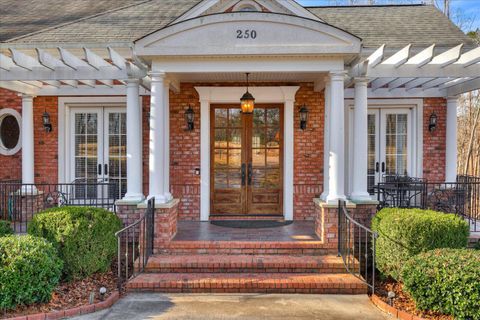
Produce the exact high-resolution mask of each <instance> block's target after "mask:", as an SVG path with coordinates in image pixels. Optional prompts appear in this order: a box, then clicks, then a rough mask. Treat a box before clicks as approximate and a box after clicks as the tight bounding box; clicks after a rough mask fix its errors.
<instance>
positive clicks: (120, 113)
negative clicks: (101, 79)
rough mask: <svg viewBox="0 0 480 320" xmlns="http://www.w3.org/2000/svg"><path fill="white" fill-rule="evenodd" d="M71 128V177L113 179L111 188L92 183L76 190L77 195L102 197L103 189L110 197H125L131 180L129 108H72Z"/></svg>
mask: <svg viewBox="0 0 480 320" xmlns="http://www.w3.org/2000/svg"><path fill="white" fill-rule="evenodd" d="M70 128H71V130H70V132H71V143H70V146H71V150H70V154H71V157H70V176H71V181H72V182H74V181H88V182H89V183H90V182H94V181H99V182H109V188H108V191H105V190H99V189H98V188H96V187H93V186H92V187H90V186H89V187H87V188H86V190H76V192H75V193H76V197H78V198H81V197H82V196H83V197H86V198H91V197H98V196H99V195H98V194H99V193H100V192H102V193H103V192H107V193H108V197H109V198H113V199H120V198H122V197H123V196H124V195H125V192H126V184H127V167H126V165H127V163H126V159H127V156H126V151H127V150H126V149H127V132H126V112H125V110H124V109H122V108H113V107H109V108H107V107H100V108H72V111H71V124H70ZM101 197H102V198H104V197H105V195H102V196H101Z"/></svg>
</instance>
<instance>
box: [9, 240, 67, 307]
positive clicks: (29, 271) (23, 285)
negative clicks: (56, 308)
mask: <svg viewBox="0 0 480 320" xmlns="http://www.w3.org/2000/svg"><path fill="white" fill-rule="evenodd" d="M62 264H63V263H62V260H60V258H59V257H58V255H57V252H56V250H55V248H54V247H53V246H52V244H51V243H49V242H47V241H46V240H45V239H42V238H37V237H33V236H29V235H25V236H6V237H2V238H0V309H14V308H15V307H16V306H17V305H23V304H26V305H28V304H32V303H36V302H48V301H49V300H50V297H51V295H52V291H53V289H54V288H55V286H56V285H57V284H58V281H59V280H60V276H61V274H62Z"/></svg>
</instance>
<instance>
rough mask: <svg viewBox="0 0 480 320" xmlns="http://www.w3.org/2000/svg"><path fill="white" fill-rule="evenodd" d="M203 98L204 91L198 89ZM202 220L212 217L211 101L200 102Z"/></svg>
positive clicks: (202, 100) (203, 100)
mask: <svg viewBox="0 0 480 320" xmlns="http://www.w3.org/2000/svg"><path fill="white" fill-rule="evenodd" d="M197 91H198V92H199V93H200V98H202V91H201V90H200V89H197ZM200 141H201V143H200V168H201V170H200V220H202V221H208V218H209V216H210V101H209V100H205V99H201V100H200Z"/></svg>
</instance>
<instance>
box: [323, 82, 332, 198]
mask: <svg viewBox="0 0 480 320" xmlns="http://www.w3.org/2000/svg"><path fill="white" fill-rule="evenodd" d="M324 81H325V93H324V96H325V97H324V101H325V111H324V115H325V118H324V123H323V192H322V194H321V195H320V199H322V200H326V199H327V195H328V184H329V182H328V181H329V178H328V176H329V169H328V168H329V166H330V164H329V159H330V111H331V110H330V108H331V106H330V101H331V99H330V95H331V90H330V89H331V87H330V76H327V77H325V79H324Z"/></svg>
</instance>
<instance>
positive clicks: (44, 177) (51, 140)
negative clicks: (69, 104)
mask: <svg viewBox="0 0 480 320" xmlns="http://www.w3.org/2000/svg"><path fill="white" fill-rule="evenodd" d="M45 111H47V112H48V113H49V114H50V122H51V123H52V127H53V130H52V131H51V132H48V133H47V132H46V131H45V129H44V128H43V119H42V116H43V113H44V112H45ZM33 127H34V133H33V134H34V138H35V144H34V152H35V182H36V183H57V182H58V97H36V98H34V99H33Z"/></svg>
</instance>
